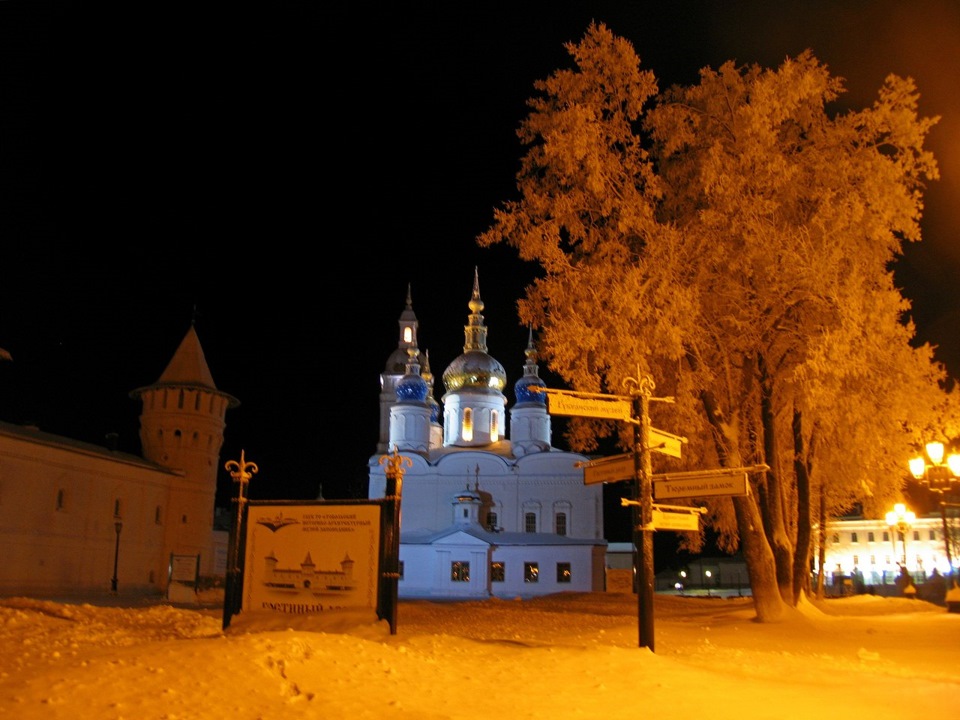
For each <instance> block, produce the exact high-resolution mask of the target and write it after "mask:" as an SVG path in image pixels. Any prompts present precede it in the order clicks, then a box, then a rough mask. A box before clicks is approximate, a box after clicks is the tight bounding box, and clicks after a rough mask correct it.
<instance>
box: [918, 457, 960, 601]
mask: <svg viewBox="0 0 960 720" xmlns="http://www.w3.org/2000/svg"><path fill="white" fill-rule="evenodd" d="M924 449H925V450H926V458H925V457H923V456H922V455H919V456H917V457H914V458H910V473H911V474H912V475H913V477H915V478H916V479H917V480H919V481H920V484H921V485H926V486H927V488H929V489H930V491H931V492H935V493H937V494H938V495H939V496H940V519H941V520H942V521H943V545H944V548H945V549H946V551H947V581H948V585H949V587H951V588H953V587H955V585H956V582H955V580H954V576H953V559H952V558H951V557H950V527H949V526H948V525H947V503H946V502H945V501H944V499H943V495H944V493H945V492H947V491H949V490H950V488H951V487H952V486H953V484H954V483H955V482H957V481H958V479H960V455H958V454H957V453H951V454H950V455H948V456H947V459H946V463H944V458H943V455H944V447H943V443H941V442H930V443H927V444H926V446H925V448H924ZM928 459H929V460H930V462H929V463H928V462H927V460H928Z"/></svg>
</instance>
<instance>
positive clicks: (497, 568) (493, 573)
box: [490, 562, 507, 582]
mask: <svg viewBox="0 0 960 720" xmlns="http://www.w3.org/2000/svg"><path fill="white" fill-rule="evenodd" d="M506 576H507V571H506V567H505V566H504V564H503V563H502V562H492V563H490V582H503V581H504V579H505V578H506Z"/></svg>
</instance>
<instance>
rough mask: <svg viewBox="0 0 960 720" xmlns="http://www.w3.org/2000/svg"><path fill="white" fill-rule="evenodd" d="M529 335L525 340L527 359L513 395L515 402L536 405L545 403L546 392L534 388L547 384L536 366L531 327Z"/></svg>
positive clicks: (535, 352)
mask: <svg viewBox="0 0 960 720" xmlns="http://www.w3.org/2000/svg"><path fill="white" fill-rule="evenodd" d="M529 332H530V336H529V338H528V340H527V349H526V350H525V351H524V355H526V356H527V361H526V362H525V363H524V365H523V377H522V378H520V379H519V380H517V382H516V383H514V386H513V392H514V395H516V398H517V404H520V403H536V404H538V405H544V406H545V405H546V404H547V394H546V393H545V392H537V390H536V388H545V387H546V386H547V384H546V383H545V382H544V381H543V380H542V379H541V378H540V375H539V373H540V370H539V368H538V366H537V348H536V347H535V346H534V344H533V328H530V331H529Z"/></svg>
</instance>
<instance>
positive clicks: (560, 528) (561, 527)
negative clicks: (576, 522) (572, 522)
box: [554, 512, 567, 535]
mask: <svg viewBox="0 0 960 720" xmlns="http://www.w3.org/2000/svg"><path fill="white" fill-rule="evenodd" d="M554 524H555V526H556V528H555V532H556V533H557V535H566V534H567V514H566V513H565V512H558V513H557V515H556V518H555V519H554Z"/></svg>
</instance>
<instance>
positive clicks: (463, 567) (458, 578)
mask: <svg viewBox="0 0 960 720" xmlns="http://www.w3.org/2000/svg"><path fill="white" fill-rule="evenodd" d="M450 579H451V580H453V582H470V563H468V562H461V561H460V560H455V561H454V562H452V563H450Z"/></svg>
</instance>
